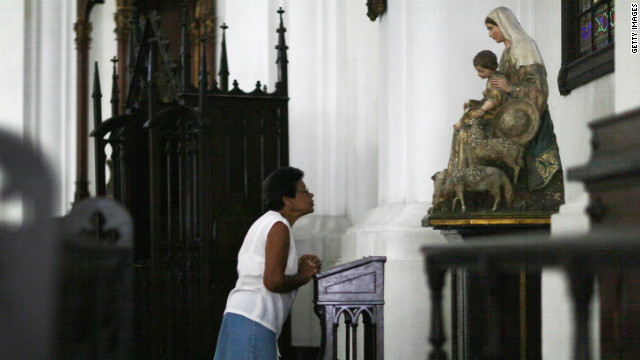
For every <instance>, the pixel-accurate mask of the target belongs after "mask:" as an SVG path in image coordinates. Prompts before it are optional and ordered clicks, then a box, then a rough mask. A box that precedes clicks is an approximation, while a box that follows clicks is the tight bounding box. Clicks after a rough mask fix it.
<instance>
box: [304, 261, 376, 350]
mask: <svg viewBox="0 0 640 360" xmlns="http://www.w3.org/2000/svg"><path fill="white" fill-rule="evenodd" d="M386 261H387V258H386V257H384V256H372V257H368V258H364V259H362V260H357V261H354V262H351V263H348V264H344V265H341V266H338V267H336V268H334V269H331V270H327V271H325V272H322V273H320V274H317V275H314V277H313V284H314V301H313V302H314V304H315V308H314V310H315V312H316V314H317V315H318V317H319V318H320V324H321V326H322V341H321V345H320V352H319V354H318V360H336V359H338V328H339V326H340V324H339V321H340V317H341V316H343V317H344V324H345V359H347V360H350V359H353V360H357V359H358V349H359V347H358V342H357V339H358V333H357V331H358V321H359V319H360V318H362V323H363V324H364V347H363V350H364V359H365V360H382V359H384V263H385V262H386Z"/></svg>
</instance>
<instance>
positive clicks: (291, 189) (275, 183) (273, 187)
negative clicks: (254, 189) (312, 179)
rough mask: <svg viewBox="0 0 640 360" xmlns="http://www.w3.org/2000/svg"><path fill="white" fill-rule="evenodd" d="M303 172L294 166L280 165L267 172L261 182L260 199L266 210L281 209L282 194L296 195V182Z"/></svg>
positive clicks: (300, 178) (292, 196)
mask: <svg viewBox="0 0 640 360" xmlns="http://www.w3.org/2000/svg"><path fill="white" fill-rule="evenodd" d="M303 176H304V172H303V171H302V170H300V169H296V168H294V167H290V166H288V167H281V168H278V169H276V170H275V171H274V172H272V173H271V174H269V176H267V178H266V179H265V180H264V182H263V183H262V200H263V201H264V206H265V207H266V209H267V210H281V209H282V208H283V207H284V202H283V201H282V197H283V196H287V197H291V198H294V197H296V183H297V182H298V181H300V180H302V177H303Z"/></svg>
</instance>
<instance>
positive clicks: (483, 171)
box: [434, 165, 513, 212]
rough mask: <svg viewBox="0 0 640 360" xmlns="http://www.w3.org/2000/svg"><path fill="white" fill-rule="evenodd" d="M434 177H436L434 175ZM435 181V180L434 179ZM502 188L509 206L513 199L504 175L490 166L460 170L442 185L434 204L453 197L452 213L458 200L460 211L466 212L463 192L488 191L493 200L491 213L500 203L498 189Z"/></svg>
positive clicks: (509, 183) (511, 189)
mask: <svg viewBox="0 0 640 360" xmlns="http://www.w3.org/2000/svg"><path fill="white" fill-rule="evenodd" d="M434 177H436V176H435V175H434ZM434 180H435V179H434ZM501 187H504V196H505V198H506V203H507V205H509V204H511V200H512V198H513V188H512V187H511V182H510V181H509V178H508V177H507V175H505V173H504V172H503V171H502V170H500V169H498V168H494V167H490V166H481V165H478V166H474V167H471V168H466V169H461V170H458V171H456V172H454V173H453V174H452V175H451V177H449V179H448V180H447V182H446V183H445V184H444V187H443V188H442V190H441V191H439V194H438V198H437V200H436V203H439V202H440V201H444V200H446V199H449V198H451V197H453V195H455V197H454V198H453V202H452V206H451V207H452V209H451V210H452V211H453V210H454V209H455V207H456V200H460V204H461V205H462V211H463V212H465V211H466V207H465V204H464V192H465V191H474V192H479V191H489V193H490V194H491V195H492V196H493V198H494V203H493V208H492V209H491V211H495V210H496V209H497V208H498V204H499V203H500V199H501V197H500V188H501Z"/></svg>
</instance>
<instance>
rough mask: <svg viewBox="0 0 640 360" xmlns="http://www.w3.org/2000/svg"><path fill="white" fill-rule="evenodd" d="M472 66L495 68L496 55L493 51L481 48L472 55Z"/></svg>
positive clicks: (496, 64) (496, 62)
mask: <svg viewBox="0 0 640 360" xmlns="http://www.w3.org/2000/svg"><path fill="white" fill-rule="evenodd" d="M473 66H480V67H481V68H483V69H490V70H495V69H497V68H498V57H497V56H496V54H494V53H493V51H490V50H482V51H480V52H479V53H477V54H476V56H474V57H473Z"/></svg>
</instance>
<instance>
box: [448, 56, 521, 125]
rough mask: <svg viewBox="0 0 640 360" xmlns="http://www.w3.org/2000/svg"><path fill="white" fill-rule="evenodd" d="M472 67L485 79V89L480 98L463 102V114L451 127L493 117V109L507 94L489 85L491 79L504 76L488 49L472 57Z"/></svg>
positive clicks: (501, 102) (502, 101) (500, 103)
mask: <svg viewBox="0 0 640 360" xmlns="http://www.w3.org/2000/svg"><path fill="white" fill-rule="evenodd" d="M473 67H474V68H475V69H476V71H477V72H478V77H480V78H481V79H487V86H486V89H485V90H484V91H483V92H482V95H483V98H482V100H469V101H467V102H465V103H464V115H463V116H462V118H461V119H460V121H458V122H457V123H456V124H455V125H453V128H454V129H456V130H460V129H461V128H462V125H464V124H468V123H469V122H470V121H471V120H472V119H478V118H483V119H486V120H489V119H491V118H493V114H495V110H496V109H497V107H498V106H499V105H502V104H504V103H505V102H506V101H507V100H508V98H509V95H508V94H506V93H505V92H503V91H502V90H500V89H498V88H495V87H493V86H492V85H491V80H493V79H496V78H498V77H501V78H505V76H504V75H503V74H502V73H501V72H499V71H498V57H497V56H496V54H494V53H493V52H492V51H490V50H482V51H480V52H479V53H477V54H476V56H474V57H473Z"/></svg>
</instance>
